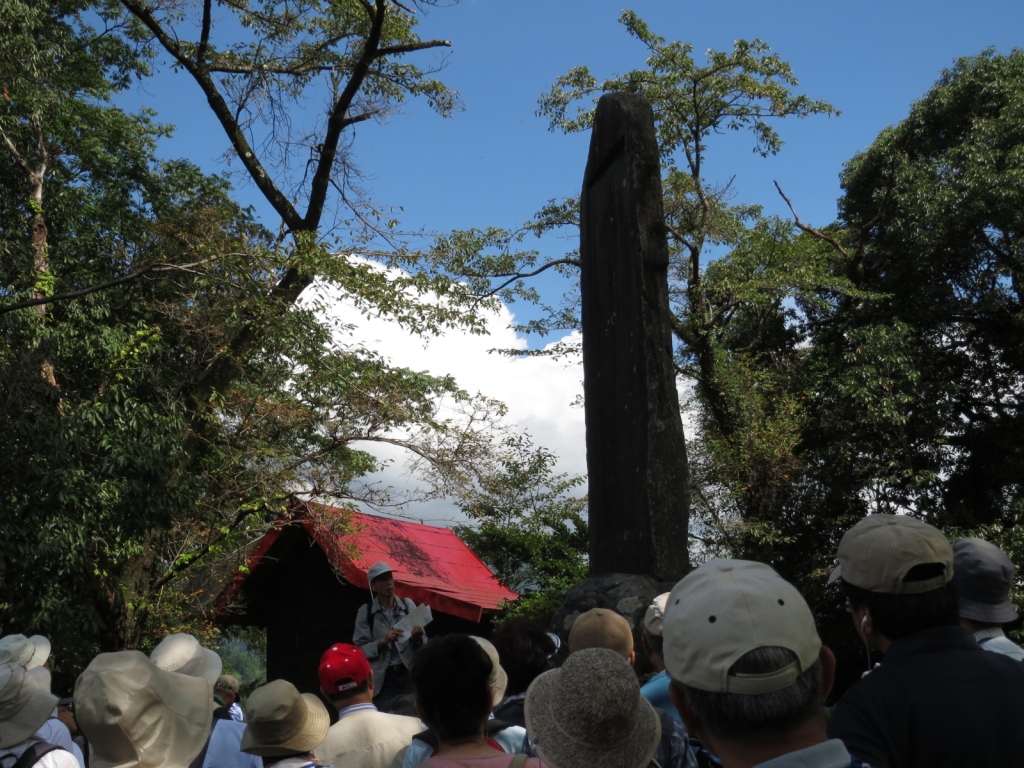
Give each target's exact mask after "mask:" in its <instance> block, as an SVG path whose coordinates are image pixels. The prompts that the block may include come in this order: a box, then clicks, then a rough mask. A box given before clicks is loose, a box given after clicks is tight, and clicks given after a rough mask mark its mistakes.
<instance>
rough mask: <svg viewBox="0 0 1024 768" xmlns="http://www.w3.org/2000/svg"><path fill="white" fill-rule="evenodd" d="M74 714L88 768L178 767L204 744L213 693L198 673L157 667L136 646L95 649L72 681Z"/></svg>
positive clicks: (187, 760)
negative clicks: (86, 750)
mask: <svg viewBox="0 0 1024 768" xmlns="http://www.w3.org/2000/svg"><path fill="white" fill-rule="evenodd" d="M75 719H76V720H77V721H78V726H79V728H81V729H82V732H83V733H84V734H85V735H86V737H88V739H89V747H90V756H89V766H90V768H180V767H181V766H186V765H188V764H189V763H190V762H191V761H192V760H193V759H194V758H195V757H196V755H198V754H199V753H200V752H201V751H202V749H203V746H204V745H205V744H206V740H207V738H208V737H209V735H210V725H211V723H212V722H213V698H212V697H211V696H210V687H209V685H207V683H206V681H205V680H204V679H203V678H201V677H192V676H190V675H182V674H177V673H174V672H167V671H165V670H162V669H160V668H159V667H158V666H156V665H155V664H154V663H153V662H152V661H151V660H150V659H148V658H146V654H144V653H142V652H141V651H119V652H117V653H101V654H100V655H99V656H97V657H96V658H95V659H93V660H92V661H91V662H90V663H89V666H88V667H86V669H85V671H84V672H83V673H82V674H81V675H79V677H78V682H76V683H75Z"/></svg>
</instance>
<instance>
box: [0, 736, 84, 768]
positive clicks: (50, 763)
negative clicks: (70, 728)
mask: <svg viewBox="0 0 1024 768" xmlns="http://www.w3.org/2000/svg"><path fill="white" fill-rule="evenodd" d="M64 730H67V727H66V726H65V728H64ZM37 741H39V739H37V738H35V737H34V736H33V737H32V738H30V739H25V741H23V742H21V743H20V744H15V745H14V746H13V747H8V748H7V749H3V750H0V766H3V768H10V767H11V766H12V765H14V764H15V763H16V762H17V761H18V758H19V757H21V756H22V754H24V752H25V750H26V749H28V748H29V747H30V746H31V745H32V744H34V743H35V742H37ZM36 766H37V767H38V768H79V765H78V760H77V759H75V756H74V755H72V754H71V753H70V752H65V751H64V750H63V749H55V750H54V751H53V752H49V753H47V754H45V755H43V756H42V757H41V758H39V761H38V762H37V763H36Z"/></svg>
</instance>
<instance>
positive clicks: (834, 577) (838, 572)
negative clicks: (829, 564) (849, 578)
mask: <svg viewBox="0 0 1024 768" xmlns="http://www.w3.org/2000/svg"><path fill="white" fill-rule="evenodd" d="M842 569H843V566H841V565H837V566H836V567H835V568H833V569H832V573H830V574H829V575H828V583H829V584H833V583H835V582H837V581H839V580H840V579H841V578H842V577H843V570H842Z"/></svg>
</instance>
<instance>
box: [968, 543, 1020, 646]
mask: <svg viewBox="0 0 1024 768" xmlns="http://www.w3.org/2000/svg"><path fill="white" fill-rule="evenodd" d="M1015 573H1016V569H1015V568H1014V567H1013V563H1012V562H1011V561H1010V558H1008V557H1007V556H1006V554H1005V553H1004V552H1003V550H1001V549H1000V548H999V547H997V546H996V545H995V544H993V543H992V542H989V541H984V540H983V539H960V540H959V541H954V542H953V582H954V583H955V584H956V602H957V605H958V606H959V607H960V625H961V626H964V627H967V628H968V629H969V630H971V632H973V633H974V639H975V640H977V641H978V645H980V646H981V647H982V648H984V649H985V650H986V651H992V652H993V653H1001V654H1003V655H1005V656H1009V657H1010V658H1011V659H1014V660H1015V661H1024V648H1021V647H1020V646H1019V645H1017V644H1016V643H1015V642H1013V640H1011V639H1010V638H1008V637H1007V636H1006V634H1005V633H1004V632H1003V625H1004V624H1008V623H1009V622H1011V621H1014V620H1015V619H1016V618H1017V609H1016V608H1014V607H1013V603H1011V602H1010V589H1011V587H1013V577H1014V574H1015Z"/></svg>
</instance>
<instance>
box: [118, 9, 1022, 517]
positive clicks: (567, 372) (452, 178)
mask: <svg viewBox="0 0 1024 768" xmlns="http://www.w3.org/2000/svg"><path fill="white" fill-rule="evenodd" d="M622 7H623V6H622V5H621V0H619V2H614V3H613V2H608V1H607V0H546V1H543V2H542V1H541V0H463V1H462V2H461V3H459V4H457V5H453V6H450V7H444V8H436V9H433V10H431V12H430V13H429V14H428V15H427V16H426V18H425V19H424V21H423V23H422V25H421V27H420V33H421V36H422V37H423V38H443V39H450V40H451V41H452V47H451V48H450V49H448V50H447V60H446V61H447V64H446V67H445V69H444V71H443V72H442V73H441V77H442V79H443V80H444V81H445V82H446V83H448V84H449V86H450V87H452V88H454V89H456V90H458V91H459V92H460V93H461V95H462V99H463V102H464V104H465V111H464V112H460V113H458V114H456V115H455V116H454V117H452V118H450V119H441V118H439V117H437V116H436V115H433V114H432V113H430V111H429V110H428V109H427V108H426V107H425V105H423V104H419V103H415V102H411V103H408V104H406V105H404V113H403V114H397V115H394V116H393V117H392V118H391V119H390V120H389V121H388V123H387V124H386V125H377V124H362V125H360V126H359V127H358V128H357V133H356V135H355V138H354V144H353V146H354V149H355V153H356V158H357V160H358V162H359V164H360V166H361V167H362V169H363V171H364V172H365V173H366V174H368V176H369V177H370V187H371V189H372V192H373V195H374V197H375V198H376V200H377V201H378V203H380V205H381V206H401V207H402V208H404V214H403V223H404V225H405V227H406V228H408V229H420V228H422V229H424V230H426V231H433V232H445V231H448V230H451V229H454V228H467V227H474V226H477V227H483V226H502V227H516V226H518V225H519V224H521V223H522V222H524V221H526V220H527V219H529V218H530V217H531V215H532V214H533V213H534V212H535V211H536V210H537V209H538V208H539V207H540V206H541V205H542V204H543V203H544V202H545V201H546V200H548V199H550V198H556V197H562V196H566V195H573V194H576V193H577V192H578V190H579V187H580V184H581V180H582V175H583V170H584V165H585V163H586V156H587V146H588V142H589V137H588V136H587V135H582V134H580V135H574V136H564V135H560V134H553V133H550V132H548V130H547V126H546V124H545V122H544V121H543V120H542V119H541V118H538V117H536V116H535V115H534V112H535V110H536V105H537V98H538V97H539V96H540V94H541V93H543V92H544V91H545V90H547V89H548V88H549V87H550V86H551V84H552V83H553V82H554V80H555V79H556V78H557V77H558V76H559V75H561V74H563V73H565V72H566V71H568V70H569V69H570V68H571V67H573V66H575V65H581V64H586V65H588V66H589V67H590V68H591V70H592V71H593V72H594V74H595V75H596V76H597V77H598V78H604V77H608V76H611V75H614V74H616V73H620V72H624V71H628V70H630V69H636V68H639V67H642V66H643V62H644V58H645V55H644V49H643V48H642V46H640V45H639V44H638V43H636V42H635V41H633V40H632V39H631V38H630V37H629V36H628V35H627V34H626V32H625V31H624V29H623V28H622V27H621V25H620V24H619V23H618V18H619V15H620V13H621V10H622ZM629 7H630V8H632V9H633V10H635V11H636V12H637V13H638V14H639V15H640V16H641V18H643V19H645V20H646V21H647V22H648V24H649V25H650V27H651V28H652V30H653V31H654V32H656V33H657V34H659V35H661V36H662V37H665V38H667V39H670V40H681V41H685V42H690V43H692V44H693V46H694V49H695V55H696V56H697V57H698V61H702V60H703V58H702V55H703V52H704V51H705V50H707V49H708V48H714V49H717V50H729V49H731V47H732V44H733V41H734V40H736V39H748V40H749V39H753V38H760V39H761V40H763V41H765V42H766V43H768V44H769V45H770V46H771V48H772V49H773V51H775V52H777V53H778V54H779V55H780V56H781V57H782V58H783V59H785V60H787V61H789V62H790V64H791V65H792V67H793V71H794V73H795V75H796V76H797V78H798V79H799V81H800V85H799V87H798V92H802V93H805V94H807V95H808V96H810V97H811V98H815V99H823V100H826V101H829V102H831V103H832V104H833V105H834V106H835V107H836V108H838V109H840V110H841V111H842V115H841V116H839V117H835V118H825V117H813V118H808V119H806V120H786V121H783V122H782V123H781V124H779V126H778V130H779V131H780V133H781V135H782V138H783V139H784V141H785V142H786V145H785V146H784V147H783V150H782V152H781V153H780V154H779V155H777V156H776V157H773V158H770V159H767V160H765V159H761V158H760V157H758V156H756V155H755V154H753V153H752V151H751V146H752V144H751V142H750V141H749V140H748V139H747V138H746V137H745V136H743V135H742V134H730V135H727V136H725V137H722V139H721V140H720V141H718V142H717V143H716V144H715V145H714V146H713V149H712V155H711V157H710V163H709V165H707V166H706V170H707V176H708V178H709V179H711V180H714V181H718V182H725V181H727V180H729V179H734V182H733V183H734V188H735V191H736V201H737V202H745V203H759V204H762V205H764V206H765V208H766V210H767V212H768V213H776V214H780V215H788V211H787V209H786V207H785V204H784V203H783V201H782V200H781V199H780V198H779V197H778V195H777V194H776V192H775V189H774V186H773V184H772V182H773V180H778V181H779V183H780V184H781V185H782V186H783V188H784V189H785V190H786V192H787V193H788V194H789V195H790V197H791V198H792V199H793V201H794V204H795V205H796V208H797V210H798V211H799V213H800V215H801V217H802V218H803V219H804V220H805V221H807V222H808V223H811V224H815V225H818V226H822V225H825V224H828V223H830V222H831V221H832V220H833V219H834V217H835V213H836V199H837V198H838V197H839V194H840V189H839V173H840V171H841V169H842V166H843V163H844V162H845V161H847V160H848V159H850V157H852V156H853V155H854V154H855V153H856V152H858V151H860V150H863V149H865V148H866V147H867V146H869V145H870V144H871V142H872V141H873V140H874V138H875V137H876V136H877V135H878V133H879V131H881V130H882V129H883V128H885V127H886V126H887V125H891V124H893V123H896V122H898V121H899V120H900V119H902V118H903V117H904V116H906V114H907V112H908V110H909V108H910V105H911V103H912V102H913V101H914V99H916V98H919V97H920V96H922V95H924V94H925V93H926V92H927V91H928V89H929V88H930V87H931V86H932V85H933V84H934V83H935V81H936V80H937V79H938V77H939V76H940V74H941V71H942V70H943V69H944V68H946V67H949V66H950V65H951V64H952V63H953V61H954V60H955V59H956V58H958V57H961V56H970V55H975V54H978V53H980V52H981V51H982V50H984V49H985V48H988V47H994V48H995V49H996V50H997V51H1000V52H1004V53H1005V52H1009V51H1010V50H1011V49H1012V48H1013V46H1015V45H1019V44H1021V42H1022V32H1024V2H1021V0H1013V1H1012V2H1011V1H1010V0H976V2H974V3H973V4H970V5H968V4H956V5H954V4H953V3H952V2H948V0H933V1H932V2H924V1H923V0H902V1H901V2H880V1H879V0H861V1H860V2H856V3H854V2H843V3H840V2H835V1H834V0H819V1H818V2H810V1H808V0H788V1H787V0H777V1H775V2H769V1H766V2H751V1H750V0H720V1H719V2H718V3H715V4H711V3H692V2H682V1H679V0H638V1H637V2H634V3H632V4H631V5H630V6H629ZM434 60H435V58H434V54H433V53H430V52H427V53H425V54H422V55H420V56H418V57H417V58H416V61H417V63H419V64H420V66H422V67H426V66H429V65H430V64H431V63H432V62H434ZM123 104H124V105H125V106H130V107H131V106H134V107H138V106H148V107H151V108H154V109H155V110H156V111H157V114H158V118H159V119H161V120H163V121H165V122H170V123H174V124H175V125H176V127H177V130H176V132H175V135H174V137H173V138H171V139H169V140H167V141H166V142H165V143H164V145H163V146H162V150H161V151H162V152H163V154H165V155H166V156H168V157H181V156H186V157H189V158H190V159H192V160H193V161H195V162H197V163H199V164H200V165H202V166H203V167H205V168H206V169H207V170H208V171H221V172H223V171H225V170H229V169H227V168H226V166H224V165H223V163H222V162H221V158H222V156H223V154H224V151H225V150H226V148H227V146H228V144H227V141H226V140H225V139H224V138H223V134H222V132H221V130H220V128H219V126H218V125H216V123H215V122H214V121H213V119H212V118H211V116H210V114H209V109H208V107H207V105H206V103H205V99H204V98H203V96H202V94H201V93H200V92H199V89H198V87H197V86H195V85H194V84H193V83H192V82H191V81H190V80H189V79H188V78H187V77H186V76H184V75H183V74H174V73H170V72H166V71H165V72H164V73H162V74H160V75H159V76H157V77H156V78H154V79H152V80H150V81H147V82H146V83H145V84H143V85H142V86H140V88H139V89H137V90H136V91H135V92H134V93H132V94H128V95H126V97H125V98H124V99H123ZM236 166H237V163H236ZM239 196H240V197H241V198H242V199H243V200H244V201H246V202H248V203H251V204H253V205H254V206H255V207H256V208H257V210H258V211H260V212H261V213H263V214H265V219H264V220H265V223H266V224H267V225H268V226H270V227H272V228H274V227H275V226H276V224H277V222H276V221H275V220H274V219H273V217H272V216H271V215H270V211H269V209H268V207H267V206H266V204H264V203H262V201H261V200H260V199H259V198H258V197H257V196H256V195H255V194H254V190H252V188H251V187H250V188H247V187H245V186H244V184H242V185H240V189H239ZM559 246H560V244H559V243H558V242H556V241H546V242H545V243H544V247H545V248H550V249H551V250H550V252H549V253H550V255H551V256H552V257H557V256H559V255H561V254H560V252H558V250H557V248H558V247H559ZM540 285H541V288H542V290H546V291H548V292H549V293H554V292H556V291H558V292H560V291H561V286H559V285H558V284H557V283H554V282H553V281H549V280H548V281H544V282H542V283H541V284H540ZM551 299H552V300H554V299H555V297H551ZM511 310H512V312H515V313H516V314H517V316H518V318H517V319H522V318H523V316H524V315H527V314H528V309H527V308H524V307H516V306H513V307H512V308H511ZM336 311H337V312H339V313H341V314H342V315H344V316H345V317H346V319H348V320H351V321H352V322H353V323H360V322H362V321H361V319H360V318H359V317H358V316H356V315H352V314H351V312H350V310H346V309H345V308H344V307H338V308H337V310H336ZM346 311H348V312H349V314H348V315H345V314H344V313H345V312H346ZM509 318H510V315H509V314H508V312H500V313H498V315H496V316H495V317H494V318H493V319H492V323H491V325H492V334H493V335H492V336H491V337H490V338H489V339H484V340H480V339H464V338H463V339H459V338H455V339H452V338H445V339H438V340H435V341H434V342H431V345H432V346H430V347H429V348H426V347H425V342H424V341H423V340H421V339H414V338H410V337H409V336H408V334H407V333H404V332H402V331H401V330H400V329H395V328H393V327H388V326H387V325H386V324H381V323H376V324H375V323H364V324H363V325H361V327H360V329H359V331H358V332H357V333H359V334H361V340H362V342H363V343H367V344H370V345H372V346H373V347H374V348H376V349H379V350H381V351H382V352H384V353H385V354H387V355H388V356H390V357H391V358H392V360H393V361H394V362H395V363H397V364H400V365H407V366H410V367H412V368H414V369H416V370H424V369H429V370H430V371H431V372H432V373H435V374H449V373H450V374H452V375H455V376H456V378H457V380H459V381H460V383H461V384H462V385H463V386H464V387H466V388H467V389H469V390H470V391H481V392H484V393H486V394H489V395H492V396H496V397H498V398H501V399H502V400H503V401H504V402H506V404H508V405H509V416H508V419H509V421H510V422H511V423H512V424H514V425H515V426H516V427H517V428H518V429H525V430H529V431H530V432H531V434H532V435H534V437H535V438H536V440H537V444H539V445H543V446H545V447H547V448H549V449H552V450H554V451H555V453H556V454H557V455H559V456H560V457H561V458H562V461H561V462H560V463H559V470H560V471H569V472H572V473H585V471H586V463H585V447H584V441H583V418H582V412H581V410H580V409H579V408H572V407H571V403H572V402H573V400H574V399H575V397H576V395H578V394H579V391H580V379H581V374H580V370H579V368H578V367H576V366H573V365H569V366H568V367H566V366H559V365H557V364H555V363H553V362H550V361H548V362H543V361H541V359H539V358H526V359H523V358H519V359H517V360H512V361H510V360H507V359H504V358H497V357H496V356H494V355H488V352H487V350H488V348H489V347H499V348H509V347H514V346H522V345H524V344H526V343H527V342H526V341H525V340H523V339H517V338H516V337H515V336H514V335H513V334H511V332H510V331H508V330H507V324H508V321H509ZM543 343H544V340H538V339H531V340H529V344H530V346H532V347H536V346H538V345H541V344H543ZM389 460H392V461H394V464H393V465H392V466H391V467H390V468H389V470H387V471H386V472H384V473H382V474H380V475H378V476H376V477H375V478H372V479H373V480H376V481H380V482H383V483H385V484H393V485H394V486H397V487H401V486H402V485H406V484H408V483H409V482H410V481H409V480H408V479H407V478H405V477H404V476H403V475H402V469H401V461H402V460H401V458H400V457H389ZM408 514H410V515H412V516H414V517H420V518H424V519H430V520H440V521H442V522H443V521H445V520H447V519H449V518H450V515H451V508H450V505H448V504H446V503H440V504H434V505H427V506H425V507H421V508H418V509H417V508H411V509H410V510H409V511H408Z"/></svg>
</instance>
